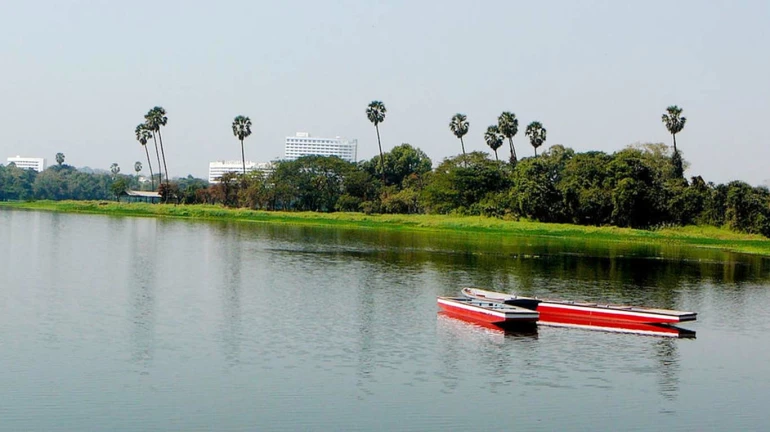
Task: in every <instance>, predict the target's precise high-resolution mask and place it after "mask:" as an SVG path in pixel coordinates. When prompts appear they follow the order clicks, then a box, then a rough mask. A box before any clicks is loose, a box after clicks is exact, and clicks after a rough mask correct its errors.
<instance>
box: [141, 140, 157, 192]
mask: <svg viewBox="0 0 770 432" xmlns="http://www.w3.org/2000/svg"><path fill="white" fill-rule="evenodd" d="M142 147H144V153H145V154H146V155H147V166H148V167H150V187H152V190H155V179H154V178H152V162H150V151H149V150H147V146H146V145H143V146H142Z"/></svg>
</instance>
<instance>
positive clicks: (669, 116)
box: [662, 105, 687, 153]
mask: <svg viewBox="0 0 770 432" xmlns="http://www.w3.org/2000/svg"><path fill="white" fill-rule="evenodd" d="M681 115H682V108H679V107H678V106H676V105H671V106H670V107H668V108H666V114H663V117H662V120H663V124H665V125H666V129H668V132H669V133H670V134H671V137H672V138H673V139H674V153H676V152H677V150H676V134H678V133H679V132H681V131H682V129H684V124H685V123H686V122H687V118H686V117H682V116H681Z"/></svg>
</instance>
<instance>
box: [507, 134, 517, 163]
mask: <svg viewBox="0 0 770 432" xmlns="http://www.w3.org/2000/svg"><path fill="white" fill-rule="evenodd" d="M508 144H509V145H510V146H511V157H512V158H513V160H514V161H515V160H518V159H517V158H516V149H515V148H513V137H509V138H508Z"/></svg>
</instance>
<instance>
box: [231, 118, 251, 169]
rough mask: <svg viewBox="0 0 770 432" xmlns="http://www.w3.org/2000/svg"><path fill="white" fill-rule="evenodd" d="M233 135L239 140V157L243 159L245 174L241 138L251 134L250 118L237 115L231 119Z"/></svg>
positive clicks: (244, 158) (244, 165)
mask: <svg viewBox="0 0 770 432" xmlns="http://www.w3.org/2000/svg"><path fill="white" fill-rule="evenodd" d="M233 135H235V136H236V137H237V138H238V139H239V140H241V159H242V160H243V174H244V175H246V154H245V153H244V152H243V139H244V138H246V137H247V136H249V135H251V119H250V118H248V117H244V116H242V115H239V116H237V117H235V119H234V120H233Z"/></svg>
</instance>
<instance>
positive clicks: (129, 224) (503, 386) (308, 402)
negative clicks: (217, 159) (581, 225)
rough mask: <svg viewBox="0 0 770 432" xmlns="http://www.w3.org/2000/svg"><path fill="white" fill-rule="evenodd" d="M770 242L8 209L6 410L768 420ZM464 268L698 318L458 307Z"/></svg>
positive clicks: (263, 422)
mask: <svg viewBox="0 0 770 432" xmlns="http://www.w3.org/2000/svg"><path fill="white" fill-rule="evenodd" d="M769 270H770V262H769V261H768V260H767V259H764V258H761V257H753V256H745V255H739V254H728V253H723V252H719V251H711V250H694V249H687V248H681V247H662V246H648V245H645V246H634V245H622V244H612V243H590V242H564V241H559V240H555V239H539V238H515V237H504V236H499V235H498V236H495V235H479V234H472V235H462V234H454V235H452V234H446V233H441V234H435V233H433V234H431V233H412V232H392V231H387V232H380V231H376V230H362V231H355V230H338V229H329V228H309V227H292V226H270V225H261V224H254V223H212V222H190V221H180V220H164V219H149V218H146V219H145V218H127V217H125V218H124V217H107V216H84V215H67V214H57V213H45V212H30V211H16V210H0V274H2V278H1V279H0V364H2V365H3V367H2V368H0V430H8V431H18V430H46V431H81V430H127V431H129V430H220V431H242V430H278V431H280V430H286V431H289V430H292V431H293V430H415V431H426V430H501V429H518V430H544V431H545V430H588V429H594V428H598V429H604V430H608V429H622V430H662V429H668V430H679V431H690V430H765V429H766V421H767V415H766V412H765V411H766V406H767V405H768V404H769V403H770V391H768V386H767V384H766V383H767V382H768V381H769V380H770V366H769V365H770V362H768V361H767V358H769V357H770V336H768V330H769V329H768V327H770V312H768V311H770V294H769V292H770V291H768V286H769V285H770V271H769ZM464 285H474V286H482V287H487V288H492V289H496V290H501V291H509V292H510V291H516V292H519V293H522V294H527V295H538V296H543V297H545V296H551V297H553V296H557V297H568V298H574V299H586V300H602V301H609V302H617V303H638V304H645V305H650V306H657V307H666V308H676V309H682V310H695V311H697V312H699V318H698V321H696V322H694V323H687V324H686V325H683V326H684V327H687V328H690V329H692V330H695V331H696V332H697V337H696V338H695V339H673V338H660V337H650V336H639V335H633V334H615V333H607V332H592V331H586V330H577V329H565V328H551V327H540V328H538V329H537V330H536V331H534V332H523V333H509V334H506V333H502V332H499V331H493V330H489V329H486V328H482V327H478V326H475V325H473V324H469V323H466V322H464V321H457V320H454V319H451V318H448V317H444V316H441V315H439V314H437V307H436V301H435V299H436V296H438V295H455V294H457V293H458V291H459V289H460V287H462V286H464Z"/></svg>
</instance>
